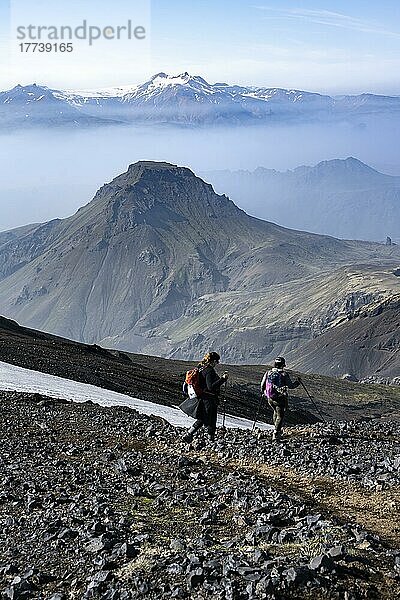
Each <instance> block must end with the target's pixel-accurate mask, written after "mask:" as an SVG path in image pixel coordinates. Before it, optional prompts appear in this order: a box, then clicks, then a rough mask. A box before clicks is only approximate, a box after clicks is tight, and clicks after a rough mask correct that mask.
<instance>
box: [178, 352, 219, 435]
mask: <svg viewBox="0 0 400 600" xmlns="http://www.w3.org/2000/svg"><path fill="white" fill-rule="evenodd" d="M219 361H220V356H219V354H218V353H217V352H208V353H207V354H206V355H205V356H204V358H203V360H202V361H201V362H200V363H199V364H198V365H197V367H196V368H195V369H192V370H190V371H188V372H187V373H186V379H185V383H184V384H183V386H184V393H185V395H187V398H186V400H184V402H182V404H181V405H180V407H179V408H180V409H181V410H183V412H184V413H186V414H187V415H189V417H193V418H194V419H196V421H195V422H194V423H193V425H192V426H191V427H190V429H189V430H188V431H187V433H186V434H185V435H184V436H183V438H182V439H183V441H184V442H188V443H190V442H192V441H193V437H194V435H195V433H196V432H197V431H198V430H199V429H201V427H203V426H205V427H207V432H208V435H209V438H210V440H211V441H214V439H215V431H216V428H217V409H218V403H219V393H220V388H221V386H222V385H223V384H224V383H225V382H226V381H227V380H228V374H227V373H224V374H223V375H222V377H219V376H218V374H217V372H216V371H215V367H216V365H217V364H218V363H219Z"/></svg>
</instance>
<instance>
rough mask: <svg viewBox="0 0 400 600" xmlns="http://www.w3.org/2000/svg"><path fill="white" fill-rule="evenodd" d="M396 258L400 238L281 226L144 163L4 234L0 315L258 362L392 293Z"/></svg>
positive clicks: (123, 344)
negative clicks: (77, 202)
mask: <svg viewBox="0 0 400 600" xmlns="http://www.w3.org/2000/svg"><path fill="white" fill-rule="evenodd" d="M2 240H3V242H2ZM399 264H400V247H397V246H385V245H381V244H373V243H366V242H351V241H343V240H337V239H334V238H332V237H327V236H321V235H315V234H310V233H306V232H302V231H295V230H290V229H286V228H284V227H281V226H278V225H275V224H273V223H270V222H266V221H262V220H259V219H256V218H253V217H251V216H249V215H247V214H246V213H245V212H244V211H242V210H240V209H239V208H238V207H237V206H236V205H235V204H234V203H233V202H232V201H231V200H230V199H229V198H228V197H226V196H225V195H218V194H216V193H215V192H214V190H213V188H212V186H211V185H210V184H207V183H206V182H204V181H203V180H202V179H200V178H199V177H196V175H195V174H194V173H193V172H192V171H191V170H190V169H188V168H186V167H179V166H176V165H173V164H170V163H157V162H151V161H140V162H138V163H135V164H132V165H130V166H129V168H128V170H127V171H126V172H125V173H123V174H121V175H119V176H118V177H116V178H115V179H114V180H113V181H111V182H110V183H108V184H106V185H104V186H102V187H101V188H100V189H99V191H98V192H97V193H96V195H95V197H94V198H93V200H92V201H91V202H89V204H87V205H86V206H84V207H82V208H81V209H79V210H78V212H77V213H75V215H73V216H71V217H69V218H67V219H59V220H54V221H50V222H48V223H45V224H41V225H37V226H31V227H27V229H26V230H25V231H21V230H17V231H16V232H15V234H12V232H11V233H8V234H7V232H6V233H4V234H3V235H2V238H0V314H4V315H5V316H6V317H9V318H13V319H16V320H18V321H19V322H20V323H21V324H23V325H27V326H31V327H35V328H40V329H42V330H44V331H48V332H50V333H55V334H57V335H62V336H65V337H69V338H71V339H75V340H78V341H85V342H87V343H102V344H104V345H107V346H109V347H114V348H117V349H120V350H129V351H137V352H142V353H146V354H156V355H159V356H165V357H175V358H186V359H189V358H193V359H195V358H197V357H198V356H199V355H201V354H202V353H203V352H205V351H207V350H208V349H209V348H210V347H217V348H220V349H221V352H223V354H224V356H225V359H226V360H230V361H233V362H237V363H240V362H242V363H243V362H246V363H260V362H261V361H264V360H268V359H270V358H273V357H274V356H275V355H276V354H277V353H279V352H287V351H289V350H291V349H294V348H297V347H299V346H300V345H301V344H302V343H303V342H304V341H306V340H310V339H312V338H314V337H316V336H317V335H320V334H321V333H323V332H324V331H325V330H326V329H327V328H329V327H330V326H332V325H334V324H335V323H337V322H340V321H341V320H342V319H343V317H345V316H349V315H350V316H351V315H352V314H353V312H354V311H355V310H357V309H358V308H359V307H361V306H365V305H368V304H370V303H373V302H376V301H378V300H383V299H384V298H389V297H391V295H392V294H393V293H394V290H395V289H396V286H398V278H397V276H396V275H395V274H394V269H395V267H398V266H399Z"/></svg>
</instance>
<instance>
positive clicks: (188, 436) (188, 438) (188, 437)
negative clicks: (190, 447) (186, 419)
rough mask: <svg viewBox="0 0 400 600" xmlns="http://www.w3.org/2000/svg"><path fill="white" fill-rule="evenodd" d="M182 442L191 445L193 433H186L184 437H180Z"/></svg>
mask: <svg viewBox="0 0 400 600" xmlns="http://www.w3.org/2000/svg"><path fill="white" fill-rule="evenodd" d="M182 442H186V443H187V444H191V443H192V442H193V433H191V432H190V431H188V432H187V433H185V435H184V436H183V437H182Z"/></svg>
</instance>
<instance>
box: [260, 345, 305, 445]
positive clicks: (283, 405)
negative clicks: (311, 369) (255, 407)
mask: <svg viewBox="0 0 400 600" xmlns="http://www.w3.org/2000/svg"><path fill="white" fill-rule="evenodd" d="M285 367H286V361H285V359H284V358H283V357H282V356H278V357H277V358H276V359H275V362H274V366H273V368H272V369H271V370H270V371H267V372H266V373H265V374H264V377H263V378H262V381H261V394H263V395H264V396H265V397H266V398H267V400H268V404H269V405H270V407H271V408H272V410H273V423H274V427H275V429H274V432H273V434H272V439H273V440H279V439H280V438H281V437H282V428H283V421H284V418H285V412H286V410H287V408H288V397H289V396H288V390H292V389H294V388H297V387H298V386H299V385H300V384H301V379H300V377H298V378H297V379H296V381H292V380H291V379H290V376H289V373H287V372H286V371H285Z"/></svg>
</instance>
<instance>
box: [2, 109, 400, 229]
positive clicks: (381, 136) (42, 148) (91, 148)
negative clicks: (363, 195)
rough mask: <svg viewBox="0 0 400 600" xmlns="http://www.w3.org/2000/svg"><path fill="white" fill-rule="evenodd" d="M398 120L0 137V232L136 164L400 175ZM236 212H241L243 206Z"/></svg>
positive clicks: (62, 210)
mask: <svg viewBox="0 0 400 600" xmlns="http://www.w3.org/2000/svg"><path fill="white" fill-rule="evenodd" d="M399 134H400V123H399V121H398V119H397V118H396V120H393V119H392V120H389V119H385V120H384V119H383V118H379V119H377V118H376V119H375V120H373V119H371V120H370V122H369V123H368V124H365V123H364V124H363V125H362V126H361V125H360V126H359V127H354V126H350V125H348V124H344V123H343V124H332V125H301V126H286V127H285V126H277V125H276V126H271V127H268V128H267V127H264V128H261V127H256V126H252V127H247V128H239V127H236V128H229V129H224V128H216V129H207V130H206V129H185V128H172V127H164V128H163V127H154V126H148V127H114V128H97V129H93V130H82V129H80V130H78V129H77V130H74V131H71V130H40V131H30V132H19V133H14V134H9V135H2V136H1V137H0V144H1V148H2V160H1V161H0V178H1V184H0V231H1V230H6V229H10V228H12V227H17V226H20V225H24V224H27V223H37V222H43V221H47V220H49V219H52V218H57V217H65V216H68V215H70V214H72V213H73V212H75V211H76V210H77V209H78V208H79V207H80V206H82V205H84V204H86V203H87V202H88V201H89V200H90V199H91V198H92V197H93V195H94V193H95V191H96V190H97V189H98V188H99V187H100V186H101V185H103V184H104V183H105V182H107V181H110V180H111V179H112V178H113V177H115V176H116V175H118V174H119V173H121V172H123V171H125V170H126V168H127V166H128V165H129V164H130V163H133V162H135V161H137V160H142V159H146V160H166V161H169V162H173V163H175V164H180V165H186V166H189V167H190V168H192V169H193V170H194V171H195V172H203V171H211V170H215V169H231V170H236V169H250V170H253V169H255V168H257V167H258V166H264V167H267V168H274V169H278V170H286V169H291V168H295V167H296V166H298V165H301V164H310V165H312V164H316V163H317V162H319V161H321V160H328V159H333V158H346V157H348V156H354V157H356V158H358V159H360V160H362V161H363V162H365V163H367V164H369V165H371V166H374V167H375V168H378V169H380V170H382V171H383V172H387V173H391V174H396V175H398V174H400V156H399V151H398V139H399ZM241 208H244V209H245V210H246V205H245V204H243V203H242V206H241Z"/></svg>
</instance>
